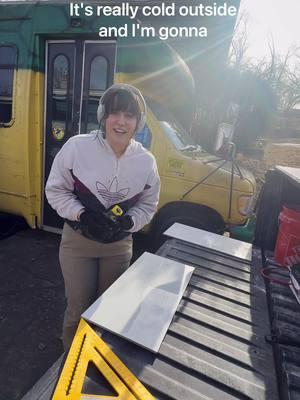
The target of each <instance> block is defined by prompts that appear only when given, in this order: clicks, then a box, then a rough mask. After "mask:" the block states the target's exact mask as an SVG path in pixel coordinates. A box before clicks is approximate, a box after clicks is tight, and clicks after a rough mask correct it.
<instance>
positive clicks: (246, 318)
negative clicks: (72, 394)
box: [23, 239, 279, 400]
mask: <svg viewBox="0 0 300 400" xmlns="http://www.w3.org/2000/svg"><path fill="white" fill-rule="evenodd" d="M256 253H257V254H256ZM158 254H159V255H161V256H165V257H168V258H171V259H174V260H176V261H179V262H183V263H186V264H189V265H191V266H194V267H195V271H194V274H193V276H192V278H191V280H190V282H189V285H188V287H187V289H186V291H185V293H184V296H183V298H182V300H181V302H180V304H179V306H178V309H177V312H176V314H175V315H174V318H173V321H172V323H171V325H170V327H169V330H168V332H167V335H166V336H165V338H164V340H163V343H162V345H161V347H160V349H159V352H158V353H157V354H153V353H151V352H149V351H147V350H145V349H143V348H141V347H139V346H137V345H135V344H133V343H129V342H128V341H126V340H125V339H122V338H119V337H117V336H115V335H113V334H111V333H109V332H104V333H103V334H102V338H103V339H104V341H105V342H106V343H108V344H109V345H110V347H111V348H112V350H113V351H114V352H115V353H116V354H117V355H118V356H119V357H120V359H121V360H122V361H123V362H124V363H125V365H126V366H127V367H128V368H129V369H130V370H131V371H132V372H133V373H134V374H135V375H136V376H137V377H138V378H139V379H140V380H141V381H142V382H143V383H144V385H145V386H146V387H147V388H148V389H149V391H150V392H151V393H152V394H153V396H154V397H156V398H157V399H160V400H171V399H172V400H173V399H174V400H175V399H176V400H208V399H213V400H215V399H216V400H233V399H243V400H246V399H253V400H277V399H278V398H279V397H278V391H277V383H276V381H277V380H276V373H275V366H274V358H273V351H272V346H271V344H269V343H267V342H266V341H265V336H266V335H269V334H270V325H269V315H268V309H267V298H266V293H265V287H264V282H263V281H262V279H261V278H260V275H259V270H260V261H259V257H258V252H256V251H255V250H254V255H253V261H252V263H251V264H250V263H248V262H245V261H243V260H239V259H236V258H234V257H230V256H224V255H222V254H220V253H215V252H213V251H208V250H206V249H204V248H200V247H199V246H195V245H191V244H189V243H186V242H183V241H180V240H176V239H172V240H168V241H167V242H166V243H165V244H164V246H163V247H162V248H161V249H160V250H159V252H158ZM61 361H62V359H60V360H58V361H57V362H56V363H55V364H54V365H53V366H52V367H51V368H50V369H49V370H48V372H47V373H46V374H45V375H44V376H43V377H42V378H41V379H40V381H39V382H37V384H36V385H35V386H34V387H33V388H32V389H31V391H30V392H29V393H27V395H26V396H25V397H23V400H48V399H50V398H51V393H52V392H53V389H54V387H55V383H56V381H57V377H58V375H59V369H60V365H61ZM87 385H88V382H87Z"/></svg>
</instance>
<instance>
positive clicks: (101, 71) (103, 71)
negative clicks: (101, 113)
mask: <svg viewBox="0 0 300 400" xmlns="http://www.w3.org/2000/svg"><path fill="white" fill-rule="evenodd" d="M107 75H108V62H107V59H106V58H105V57H103V56H96V57H95V58H94V59H93V61H92V63H91V66H90V80H89V88H88V104H87V121H86V123H87V128H86V132H89V131H91V130H93V129H98V128H99V124H98V121H97V108H98V104H99V99H100V96H101V94H102V93H103V92H104V91H105V90H106V88H107Z"/></svg>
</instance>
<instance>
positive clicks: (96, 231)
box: [80, 211, 121, 242]
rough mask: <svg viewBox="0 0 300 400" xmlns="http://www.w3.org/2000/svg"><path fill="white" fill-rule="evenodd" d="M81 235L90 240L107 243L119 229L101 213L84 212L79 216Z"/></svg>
mask: <svg viewBox="0 0 300 400" xmlns="http://www.w3.org/2000/svg"><path fill="white" fill-rule="evenodd" d="M80 227H81V229H82V233H83V234H84V235H85V236H87V237H89V238H90V239H94V240H99V241H101V242H102V241H103V242H106V241H109V240H110V239H111V238H112V236H113V235H114V234H116V233H117V232H119V231H120V230H121V228H120V227H119V226H118V224H116V223H114V221H112V220H111V219H110V218H109V217H108V216H107V215H105V214H104V213H101V212H93V211H84V212H83V213H82V214H81V215H80Z"/></svg>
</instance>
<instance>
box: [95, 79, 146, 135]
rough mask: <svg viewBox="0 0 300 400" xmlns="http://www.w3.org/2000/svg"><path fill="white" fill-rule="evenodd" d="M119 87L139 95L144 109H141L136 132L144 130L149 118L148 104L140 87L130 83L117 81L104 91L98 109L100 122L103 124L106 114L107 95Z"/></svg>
mask: <svg viewBox="0 0 300 400" xmlns="http://www.w3.org/2000/svg"><path fill="white" fill-rule="evenodd" d="M118 89H125V90H127V91H129V92H131V93H133V94H135V95H137V96H138V98H139V99H140V102H141V103H142V107H143V109H144V110H141V117H140V120H139V122H138V124H137V128H136V132H140V131H142V130H143V129H144V126H145V124H146V119H147V105H146V102H145V99H144V96H143V95H142V93H141V92H140V91H139V89H137V88H136V87H134V86H131V85H128V84H127V83H117V84H115V85H112V86H110V87H109V88H108V89H107V90H106V91H105V92H104V93H103V95H102V97H101V99H100V101H99V106H98V109H97V120H98V122H99V124H100V125H101V122H102V119H103V117H104V114H105V97H106V96H107V95H108V94H109V93H110V91H111V90H118Z"/></svg>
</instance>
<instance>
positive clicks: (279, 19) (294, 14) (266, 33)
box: [240, 0, 300, 59]
mask: <svg viewBox="0 0 300 400" xmlns="http://www.w3.org/2000/svg"><path fill="white" fill-rule="evenodd" d="M243 10H245V11H246V12H247V13H248V14H249V29H248V30H249V32H248V38H249V51H248V56H249V57H253V58H257V59H260V58H263V57H264V56H265V55H267V53H268V42H270V41H271V39H272V37H273V40H274V44H275V47H276V49H277V51H278V52H279V53H281V54H285V53H286V51H287V50H288V48H289V47H290V46H291V45H292V44H295V45H298V46H300V0H241V9H240V11H243Z"/></svg>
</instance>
